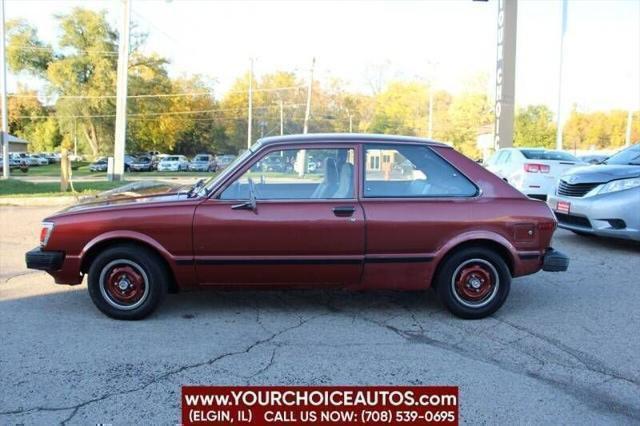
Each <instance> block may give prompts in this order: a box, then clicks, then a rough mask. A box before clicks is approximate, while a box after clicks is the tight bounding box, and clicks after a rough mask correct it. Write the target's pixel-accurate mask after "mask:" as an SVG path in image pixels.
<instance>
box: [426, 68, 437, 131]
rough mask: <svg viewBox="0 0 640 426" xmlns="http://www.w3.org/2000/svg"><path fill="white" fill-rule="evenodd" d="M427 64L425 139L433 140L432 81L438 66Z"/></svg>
mask: <svg viewBox="0 0 640 426" xmlns="http://www.w3.org/2000/svg"><path fill="white" fill-rule="evenodd" d="M427 63H428V65H429V75H428V83H429V117H428V118H427V137H428V138H429V139H431V138H433V86H434V84H433V81H434V80H435V74H436V67H437V66H438V62H434V61H428V62H427Z"/></svg>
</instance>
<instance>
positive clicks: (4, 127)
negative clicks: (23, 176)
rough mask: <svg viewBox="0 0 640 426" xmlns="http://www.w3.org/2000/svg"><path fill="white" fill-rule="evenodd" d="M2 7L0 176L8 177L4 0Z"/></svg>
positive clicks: (0, 29)
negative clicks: (0, 156) (0, 161)
mask: <svg viewBox="0 0 640 426" xmlns="http://www.w3.org/2000/svg"><path fill="white" fill-rule="evenodd" d="M0 9H2V11H1V14H2V16H0V18H1V19H0V21H2V23H0V25H2V27H0V32H1V33H2V36H1V38H2V48H1V50H2V52H0V56H2V59H1V60H2V64H1V66H2V71H1V72H0V74H1V75H2V82H0V86H1V87H0V90H1V91H2V94H1V95H0V97H1V98H2V177H3V178H4V179H9V175H10V171H9V138H8V136H9V127H8V125H7V61H6V57H5V47H6V46H5V34H4V33H5V28H4V0H2V6H0Z"/></svg>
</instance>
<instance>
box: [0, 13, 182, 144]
mask: <svg viewBox="0 0 640 426" xmlns="http://www.w3.org/2000/svg"><path fill="white" fill-rule="evenodd" d="M56 19H57V20H58V23H59V27H60V36H59V38H58V40H57V42H58V49H55V50H54V49H53V48H52V47H51V46H50V45H48V44H45V43H44V42H43V41H41V40H40V39H39V38H38V33H37V30H36V29H35V28H33V27H31V26H30V25H29V24H27V23H26V22H25V21H15V22H12V23H11V24H10V25H9V28H10V30H9V34H8V49H7V52H8V55H7V59H8V63H9V68H10V69H11V70H12V71H14V72H25V73H28V74H30V75H33V76H36V77H39V78H41V79H44V80H45V81H46V82H47V84H48V91H49V94H50V95H51V96H52V98H53V99H56V98H57V101H56V102H55V112H56V116H57V117H58V119H59V128H60V130H61V132H62V133H63V134H64V135H65V139H66V140H70V139H72V135H73V134H74V133H75V132H76V130H77V132H78V134H80V135H82V136H83V140H84V142H86V144H87V146H88V148H89V150H90V152H91V154H92V155H94V156H96V155H98V154H103V153H110V152H112V150H113V140H114V139H113V137H114V125H115V117H114V116H115V87H116V69H117V58H118V54H117V52H118V34H117V33H116V32H115V31H114V30H113V29H112V28H111V26H110V25H109V23H108V22H107V19H106V13H105V12H104V11H103V12H95V11H92V10H87V9H82V8H76V9H74V10H73V11H72V12H71V13H70V14H68V15H61V16H57V17H56ZM132 38H133V42H132V48H131V49H130V50H131V52H130V61H129V72H130V74H131V79H130V83H129V88H130V93H136V91H137V90H153V91H154V92H156V93H163V91H166V90H171V82H170V80H169V78H168V76H167V74H166V69H165V65H166V63H167V62H166V60H165V59H163V58H159V57H157V56H145V55H142V54H141V53H139V52H137V50H138V49H139V47H140V46H141V45H142V44H143V43H144V41H145V35H144V34H134V35H133V37H132ZM145 93H149V92H145ZM151 102H152V103H153V102H155V103H156V105H155V109H156V110H159V109H161V108H162V106H163V104H162V102H159V101H158V100H152V101H151ZM148 105H149V104H147V106H146V108H149V109H153V107H150V106H148ZM134 109H135V107H134ZM143 109H144V108H143ZM132 139H133V140H136V139H137V138H136V137H135V136H134V137H133V138H132Z"/></svg>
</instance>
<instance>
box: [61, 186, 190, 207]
mask: <svg viewBox="0 0 640 426" xmlns="http://www.w3.org/2000/svg"><path fill="white" fill-rule="evenodd" d="M189 188H190V186H189V185H181V184H176V183H173V182H165V181H141V182H132V183H129V184H127V185H124V186H121V187H119V188H116V189H111V190H109V191H105V192H101V193H99V194H97V195H93V196H88V197H83V198H81V199H80V201H79V202H78V203H77V204H74V205H73V206H70V207H68V208H66V209H64V210H62V211H61V212H60V213H71V212H77V211H83V210H89V209H97V208H101V207H110V206H122V205H127V204H132V205H133V204H143V203H144V204H148V203H162V202H167V201H178V200H184V199H186V198H187V191H188V189H189Z"/></svg>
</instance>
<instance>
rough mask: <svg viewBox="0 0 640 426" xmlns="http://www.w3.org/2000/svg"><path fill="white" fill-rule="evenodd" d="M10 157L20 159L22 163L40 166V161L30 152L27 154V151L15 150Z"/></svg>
mask: <svg viewBox="0 0 640 426" xmlns="http://www.w3.org/2000/svg"><path fill="white" fill-rule="evenodd" d="M9 156H10V158H14V159H16V160H18V161H20V163H23V164H26V165H27V166H39V165H40V162H39V161H38V160H37V159H36V158H34V157H31V156H30V155H29V154H27V153H26V152H14V153H11V154H9Z"/></svg>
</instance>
